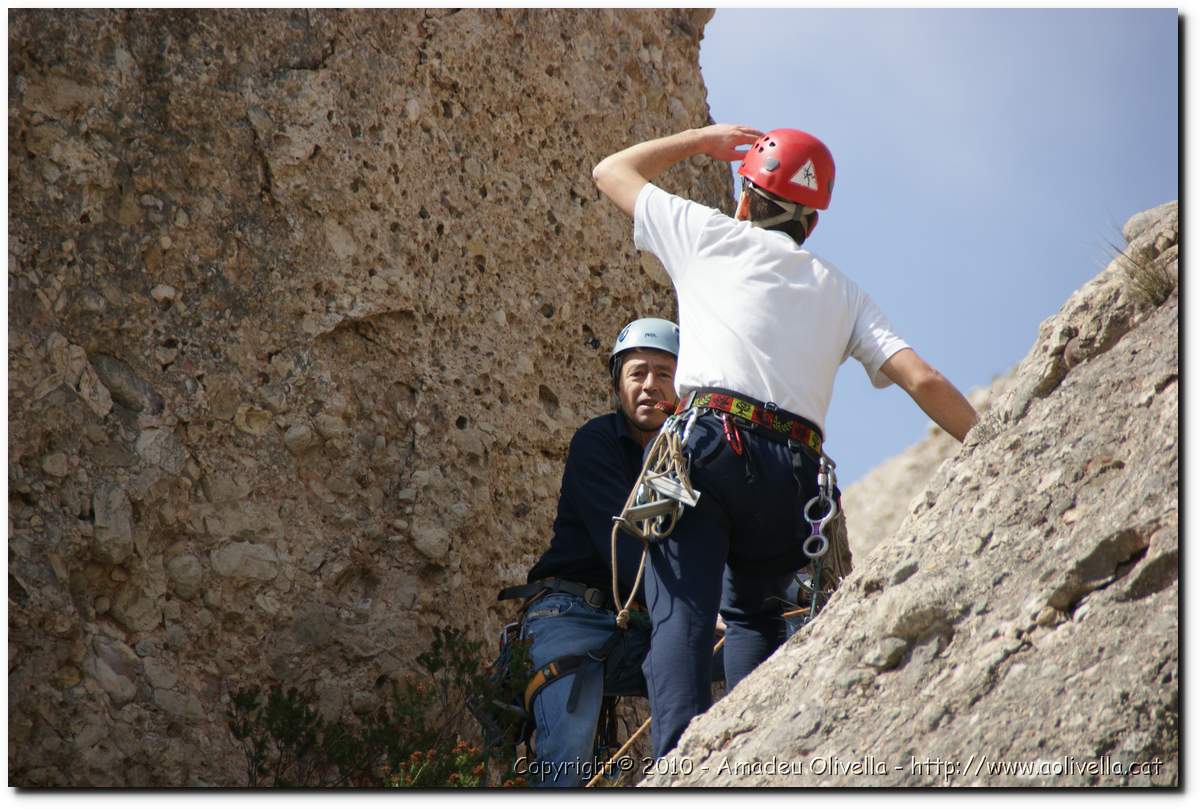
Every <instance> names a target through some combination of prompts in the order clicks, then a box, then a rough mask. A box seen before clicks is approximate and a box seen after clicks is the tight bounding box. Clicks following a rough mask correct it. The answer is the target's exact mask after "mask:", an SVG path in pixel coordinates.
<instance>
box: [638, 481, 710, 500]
mask: <svg viewBox="0 0 1200 809" xmlns="http://www.w3.org/2000/svg"><path fill="white" fill-rule="evenodd" d="M646 483H647V484H649V486H650V488H652V489H654V490H655V491H656V492H658V493H659V494H661V495H662V496H663V497H669V498H671V499H672V500H674V501H675V502H677V503H683V504H684V505H685V506H694V505H696V503H697V502H699V500H700V493H699V492H697V491H695V490H689V489H687V488H686V487H685V486H684V485H683V484H682V483H680V482H679V481H677V480H673V479H671V478H651V479H650V480H648V481H646Z"/></svg>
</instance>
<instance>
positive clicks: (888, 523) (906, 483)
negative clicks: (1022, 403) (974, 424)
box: [842, 375, 1012, 559]
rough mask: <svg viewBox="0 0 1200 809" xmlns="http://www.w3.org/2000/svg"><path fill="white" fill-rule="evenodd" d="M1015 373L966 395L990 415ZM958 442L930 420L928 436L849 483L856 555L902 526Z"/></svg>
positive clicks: (847, 505) (845, 495)
mask: <svg viewBox="0 0 1200 809" xmlns="http://www.w3.org/2000/svg"><path fill="white" fill-rule="evenodd" d="M1011 378H1012V377H1011V375H1007V376H1004V377H1001V378H999V379H996V380H995V381H994V382H993V383H992V384H991V386H989V387H987V388H979V389H978V390H973V391H971V392H969V393H968V394H966V396H967V399H969V400H970V402H971V404H972V405H974V406H975V410H976V411H978V412H979V413H980V414H981V415H982V414H986V413H987V412H988V410H989V409H990V408H991V406H992V403H993V402H994V401H995V400H996V399H997V398H998V397H999V396H1000V395H1002V393H1003V391H1004V390H1005V389H1006V387H1007V385H1008V384H1009V382H1010V381H1011ZM959 446H960V445H959V443H958V442H957V441H955V440H954V437H953V436H951V435H950V434H949V433H947V432H946V431H945V430H943V429H941V428H940V427H938V426H937V425H936V424H933V422H930V424H929V431H928V433H927V434H926V436H925V437H924V438H922V439H921V440H920V441H918V442H917V443H916V444H913V445H912V446H911V447H909V448H908V449H906V450H905V451H904V452H901V453H900V454H899V455H897V456H895V457H894V458H888V459H887V460H886V461H884V462H883V463H881V464H880V465H879V466H877V467H875V468H874V469H872V470H871V471H870V472H868V473H867V474H865V475H863V476H862V477H861V478H859V479H858V480H856V481H855V482H854V483H852V484H851V485H849V486H847V487H846V489H845V491H843V492H842V506H843V507H844V509H845V515H846V526H847V530H848V531H849V540H850V549H851V551H852V552H853V554H854V558H855V559H861V558H863V557H865V556H866V555H867V554H868V553H870V552H871V551H872V550H874V548H875V546H876V545H878V544H879V543H880V542H882V541H883V540H885V539H887V538H888V537H889V536H891V535H892V532H893V531H895V530H896V529H897V528H899V527H900V523H901V522H903V520H904V517H905V516H906V515H907V514H908V512H909V508H910V506H911V504H912V500H913V498H914V497H916V496H917V495H918V494H920V493H921V492H923V491H924V490H925V486H926V484H928V483H929V479H930V478H932V477H933V476H934V474H936V473H937V470H938V467H939V466H941V465H942V463H943V462H944V461H945V460H946V459H948V458H953V457H954V456H956V455H957V454H958V449H959Z"/></svg>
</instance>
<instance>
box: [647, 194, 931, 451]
mask: <svg viewBox="0 0 1200 809" xmlns="http://www.w3.org/2000/svg"><path fill="white" fill-rule="evenodd" d="M633 242H634V244H635V245H636V246H637V248H638V249H639V250H648V251H650V252H651V253H653V254H654V255H655V256H657V257H658V259H659V261H661V262H662V263H663V266H664V267H665V268H666V270H667V273H668V274H669V275H670V276H671V280H672V281H673V282H674V284H675V292H676V294H677V295H678V297H679V339H680V342H679V362H678V365H677V367H676V371H675V387H676V388H677V389H678V391H679V394H680V396H686V395H687V394H688V393H689V392H691V391H692V390H695V389H696V388H707V387H712V388H725V389H727V390H732V391H736V392H738V393H742V394H745V395H747V396H750V397H752V398H755V399H758V400H760V401H763V402H774V403H775V404H777V405H778V406H779V407H780V408H782V409H783V410H787V411H790V412H792V413H795V414H797V415H800V416H804V417H805V418H807V419H809V420H810V421H812V422H814V423H815V424H816V425H817V426H819V427H820V428H821V429H822V431H823V430H824V429H825V413H826V411H827V410H828V409H829V401H830V399H831V398H832V397H833V378H834V376H835V375H836V374H837V369H838V366H839V365H841V364H842V363H843V362H845V361H846V359H847V358H848V357H854V358H855V359H856V360H858V361H859V362H860V363H862V365H863V367H864V368H865V369H866V372H867V376H868V377H870V379H871V383H872V384H873V385H874V386H875V387H877V388H884V387H887V386H888V385H890V384H891V380H889V379H888V378H887V376H885V375H884V374H883V373H881V372H880V370H879V367H880V366H881V365H883V363H884V362H886V361H887V359H888V358H889V357H891V356H892V355H893V354H895V353H896V352H897V351H899V350H901V349H903V348H907V347H908V344H907V343H905V342H904V341H903V340H902V339H900V338H899V337H898V336H897V335H896V334H895V332H893V331H892V325H891V323H889V322H888V319H887V317H886V316H885V315H884V314H883V312H882V311H881V310H880V309H879V307H878V306H876V305H875V302H874V301H872V300H871V298H870V296H868V295H867V294H866V293H865V292H863V291H862V290H861V289H859V288H858V285H857V284H855V283H854V282H853V281H851V280H850V279H849V278H847V277H846V276H845V275H843V274H842V273H841V272H840V271H839V270H838V269H837V268H836V267H834V266H833V265H832V264H829V263H828V262H826V261H824V260H822V259H820V258H817V257H816V256H814V255H813V254H812V253H810V252H809V251H807V250H805V249H804V248H802V247H800V246H798V245H797V244H796V243H795V242H794V241H793V240H792V238H791V237H790V236H788V235H787V234H785V233H778V232H775V231H770V230H764V229H762V228H756V227H754V226H753V225H751V224H750V223H749V222H739V221H737V220H735V219H732V218H731V217H728V216H726V215H725V214H723V213H721V212H720V211H717V210H715V209H713V208H709V207H706V206H704V205H700V204H698V203H695V202H691V201H689V200H686V199H682V198H680V197H677V196H675V195H673V194H668V193H667V192H666V191H663V190H662V189H661V188H658V187H657V186H655V185H653V184H650V183H647V184H646V186H645V188H643V189H642V190H641V193H639V194H638V198H637V203H636V205H635V206H634V212H633Z"/></svg>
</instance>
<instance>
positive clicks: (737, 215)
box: [733, 186, 750, 222]
mask: <svg viewBox="0 0 1200 809" xmlns="http://www.w3.org/2000/svg"><path fill="white" fill-rule="evenodd" d="M733 218H734V219H736V220H738V221H739V222H743V221H745V220H747V219H749V218H750V192H749V191H748V190H747V189H746V187H745V186H742V196H741V198H739V199H738V205H737V210H736V211H734V214H733Z"/></svg>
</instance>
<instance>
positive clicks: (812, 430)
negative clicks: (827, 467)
mask: <svg viewBox="0 0 1200 809" xmlns="http://www.w3.org/2000/svg"><path fill="white" fill-rule="evenodd" d="M691 408H707V409H709V410H719V411H720V412H722V413H729V414H730V415H733V416H736V417H738V418H741V419H745V420H746V421H748V422H750V423H752V424H757V425H759V426H760V427H764V428H765V434H766V435H768V436H773V437H776V438H778V440H780V441H795V442H797V443H800V444H803V445H804V446H806V447H808V448H809V449H811V450H812V451H813V452H815V453H817V454H818V455H820V454H821V442H822V438H821V433H820V431H818V430H817V429H816V427H814V426H813V425H812V423H811V422H809V421H808V420H807V419H805V418H803V417H802V416H797V415H795V414H793V413H789V412H787V411H786V410H780V409H779V408H778V407H777V406H776V405H775V403H774V402H767V403H766V404H763V403H762V402H759V401H757V400H755V399H751V398H750V397H749V396H743V395H741V394H740V393H732V392H730V391H723V390H720V389H717V388H700V389H699V390H695V391H692V392H691V393H689V394H688V395H687V397H685V398H684V399H683V400H681V401H680V403H679V412H680V413H682V412H683V411H685V410H688V409H691Z"/></svg>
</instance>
